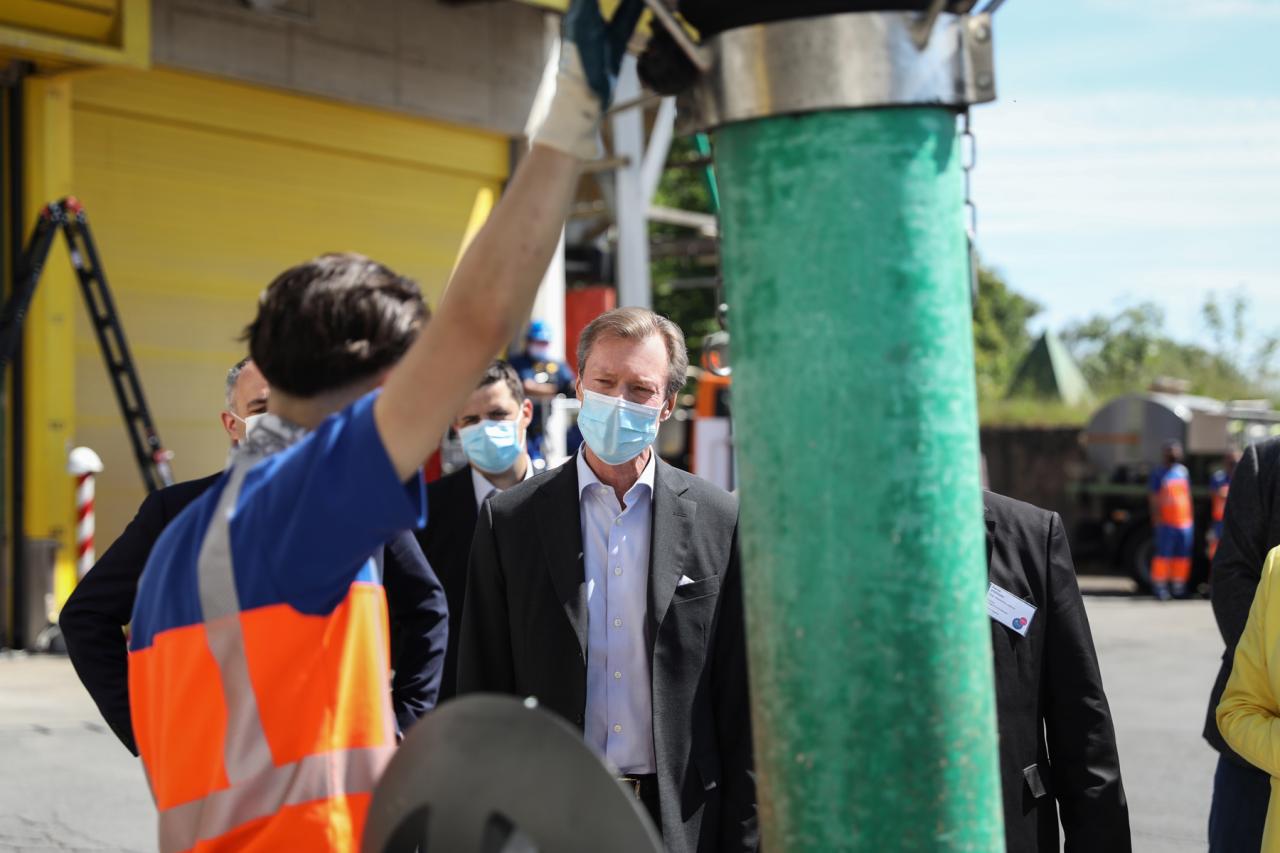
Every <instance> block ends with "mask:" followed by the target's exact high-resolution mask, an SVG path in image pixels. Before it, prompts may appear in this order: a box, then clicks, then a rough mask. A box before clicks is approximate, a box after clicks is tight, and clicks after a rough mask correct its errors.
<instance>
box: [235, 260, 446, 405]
mask: <svg viewBox="0 0 1280 853" xmlns="http://www.w3.org/2000/svg"><path fill="white" fill-rule="evenodd" d="M429 316H430V315H429V312H428V311H427V307H426V304H425V303H424V302H423V301H422V294H421V292H420V291H419V290H418V285H417V283H416V282H414V281H413V280H411V279H407V278H404V277H403V276H400V275H397V274H396V273H394V272H392V271H391V270H389V269H387V268H386V267H384V266H383V265H382V264H380V263H378V262H377V261H373V260H370V259H369V258H366V257H365V256H364V255H357V254H354V253H349V252H348V253H334V254H328V255H321V256H320V257H318V258H313V259H312V260H310V261H307V262H306V263H303V264H298V265H297V266H296V267H291V268H290V269H287V270H285V271H284V272H282V273H280V275H278V276H276V278H275V281H273V282H271V284H269V285H267V289H266V290H264V291H262V296H260V297H259V298H258V316H257V317H255V318H254V320H253V322H252V323H250V324H249V325H248V326H247V327H246V328H245V330H244V336H243V337H244V339H245V340H246V341H248V342H249V357H250V358H252V359H253V361H254V363H255V364H257V365H258V369H259V370H261V371H262V375H263V376H265V377H266V379H267V382H268V383H269V384H270V385H271V387H272V388H276V389H279V390H281V391H284V392H285V393H286V394H292V395H293V396H295V397H314V396H316V395H317V394H323V393H325V392H327V391H333V390H336V389H338V388H343V387H345V386H347V385H350V384H352V383H354V382H359V381H361V380H363V379H367V378H369V377H371V376H374V375H376V374H377V373H379V372H380V371H382V370H385V369H386V368H388V367H390V366H391V365H393V364H395V363H396V362H397V361H399V360H400V357H401V356H402V355H404V353H405V351H406V350H407V349H409V345H410V344H412V343H413V339H414V338H415V337H417V335H418V329H419V327H420V326H421V325H422V323H423V322H424V321H425V320H426V319H427V318H428V317H429Z"/></svg>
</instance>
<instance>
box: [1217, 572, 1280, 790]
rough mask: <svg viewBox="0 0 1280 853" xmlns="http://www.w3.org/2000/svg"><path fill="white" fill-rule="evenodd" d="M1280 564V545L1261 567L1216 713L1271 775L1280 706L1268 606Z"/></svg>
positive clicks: (1248, 756) (1279, 755) (1237, 744)
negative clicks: (1274, 680)
mask: <svg viewBox="0 0 1280 853" xmlns="http://www.w3.org/2000/svg"><path fill="white" fill-rule="evenodd" d="M1278 563H1280V549H1276V550H1274V551H1272V552H1271V554H1270V556H1269V557H1267V562H1266V565H1264V566H1263V568H1262V580H1261V581H1260V582H1259V583H1258V593H1257V595H1256V596H1254V599H1253V605H1252V606H1251V607H1250V609H1249V619H1248V621H1247V622H1246V623H1245V627H1244V633H1243V634H1242V635H1241V636H1240V641H1239V643H1238V644H1237V645H1236V655H1235V660H1234V662H1233V663H1232V666H1231V678H1230V679H1228V681H1227V689H1226V690H1225V691H1224V692H1223V694H1222V701H1221V702H1219V703H1218V713H1217V717H1218V731H1220V732H1222V737H1223V739H1224V740H1226V742H1227V745H1228V746H1230V747H1231V748H1232V749H1234V750H1235V751H1236V752H1237V753H1239V755H1240V757H1241V758H1243V759H1245V760H1246V761H1248V762H1249V763H1250V764H1252V765H1253V766H1255V767H1258V768H1260V769H1262V770H1265V771H1266V772H1267V773H1270V774H1271V775H1272V776H1277V775H1280V705H1278V704H1277V702H1276V696H1275V692H1274V691H1273V690H1272V689H1271V674H1270V671H1269V669H1270V666H1269V665H1270V661H1269V660H1268V654H1269V652H1270V649H1271V648H1272V646H1273V645H1274V643H1275V631H1274V629H1273V624H1274V623H1273V620H1272V618H1271V616H1272V614H1270V613H1268V612H1267V611H1268V609H1269V602H1270V600H1271V592H1272V591H1271V585H1272V583H1274V582H1275V580H1276V577H1275V573H1276V571H1277V564H1278ZM1269 623H1272V624H1269Z"/></svg>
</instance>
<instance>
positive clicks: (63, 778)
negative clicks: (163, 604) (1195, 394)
mask: <svg viewBox="0 0 1280 853" xmlns="http://www.w3.org/2000/svg"><path fill="white" fill-rule="evenodd" d="M1083 586H1084V588H1085V590H1086V592H1088V593H1090V594H1089V595H1088V597H1087V598H1086V606H1087V607H1088V610H1089V617H1090V620H1091V621H1092V624H1093V632H1094V639H1095V640H1096V642H1097V645H1098V649H1099V654H1100V656H1101V658H1102V674H1103V679H1104V680H1105V682H1106V686H1107V693H1108V695H1109V697H1110V699H1111V708H1112V711H1113V713H1114V715H1115V719H1116V729H1117V734H1118V737H1119V741H1120V762H1121V767H1122V770H1123V772H1124V781H1125V789H1126V790H1127V792H1128V795H1129V808H1130V814H1131V818H1132V823H1133V833H1134V849H1135V850H1139V851H1143V853H1158V851H1187V850H1204V849H1205V847H1206V844H1205V826H1206V823H1207V821H1208V815H1209V794H1210V790H1211V786H1212V779H1213V768H1214V761H1215V753H1214V752H1213V751H1212V750H1210V749H1209V747H1208V746H1207V745H1206V744H1205V743H1204V741H1203V740H1201V739H1200V728H1201V725H1202V724H1203V722H1204V711H1205V703H1206V701H1207V698H1208V691H1209V687H1210V685H1211V684H1212V683H1213V677H1214V674H1215V673H1216V671H1217V665H1218V660H1219V658H1220V655H1221V653H1222V644H1221V640H1220V639H1219V637H1218V632H1217V628H1216V627H1215V625H1214V622H1213V615H1212V613H1211V612H1210V610H1209V603H1208V602H1207V601H1187V602H1170V603H1166V604H1161V603H1158V602H1155V601H1153V600H1150V599H1145V598H1141V599H1140V598H1133V597H1131V596H1129V595H1127V592H1128V590H1129V586H1128V584H1126V583H1125V582H1124V581H1117V580H1112V579H1090V578H1086V579H1085V580H1084V583H1083ZM153 833H154V814H153V812H152V808H151V800H150V796H149V795H148V794H147V788H146V782H145V780H144V779H143V775H142V769H141V767H140V766H139V764H138V762H137V760H136V759H134V758H133V757H132V756H131V755H129V753H128V752H126V751H125V749H124V748H123V747H122V746H120V744H119V742H118V741H117V740H116V739H115V736H114V735H112V734H111V732H110V731H109V730H108V729H107V728H106V726H105V725H104V724H103V723H102V721H101V719H100V718H99V716H98V712H97V709H96V708H95V707H94V705H93V703H92V702H91V701H90V699H89V697H88V695H87V694H86V693H85V692H84V690H83V689H82V688H81V686H80V682H79V681H77V680H76V677H75V673H74V672H72V670H71V665H70V664H69V663H68V662H67V660H66V658H62V657H28V656H25V655H0V851H11V850H12V851H55V850H56V851H146V850H154V849H155V841H154V834H153Z"/></svg>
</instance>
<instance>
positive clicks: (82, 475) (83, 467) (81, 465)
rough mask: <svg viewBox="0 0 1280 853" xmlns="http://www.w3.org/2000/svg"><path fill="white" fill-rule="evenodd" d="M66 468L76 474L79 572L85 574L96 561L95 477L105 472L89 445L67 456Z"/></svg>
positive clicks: (72, 474)
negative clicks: (94, 537)
mask: <svg viewBox="0 0 1280 853" xmlns="http://www.w3.org/2000/svg"><path fill="white" fill-rule="evenodd" d="M67 472H68V473H70V474H71V476H73V477H75V478H76V575H77V577H81V578H83V577H84V576H85V573H86V572H88V571H89V569H91V568H93V564H94V562H96V561H97V554H96V553H95V551H94V547H93V533H94V526H95V523H94V509H93V493H94V482H93V479H94V475H95V474H99V473H101V472H102V459H100V458H99V457H98V454H96V453H94V452H93V451H92V450H90V449H89V448H87V447H77V448H75V449H74V450H72V451H71V454H70V456H69V458H68V460H67Z"/></svg>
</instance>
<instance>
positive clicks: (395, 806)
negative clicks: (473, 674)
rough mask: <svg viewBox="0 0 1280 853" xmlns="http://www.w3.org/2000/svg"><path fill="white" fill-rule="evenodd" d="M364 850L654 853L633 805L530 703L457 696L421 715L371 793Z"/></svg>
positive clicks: (650, 832)
mask: <svg viewBox="0 0 1280 853" xmlns="http://www.w3.org/2000/svg"><path fill="white" fill-rule="evenodd" d="M361 849H362V850H363V851H364V852H365V853H413V851H417V850H420V851H423V853H517V851H519V853H535V851H537V853H598V851H600V850H609V851H612V853H659V851H661V849H662V844H661V841H660V839H659V836H658V833H657V831H656V830H655V829H654V827H653V824H652V822H651V821H650V820H649V817H648V815H647V814H645V812H644V809H643V807H642V806H641V805H640V803H639V802H638V801H637V800H636V798H635V797H634V796H633V795H632V794H631V793H630V792H628V791H627V790H626V789H625V788H623V787H622V785H620V784H619V783H618V782H617V781H616V780H615V779H614V778H613V776H612V775H611V774H610V773H609V771H608V770H607V769H606V767H605V766H604V764H603V763H602V762H601V761H600V759H599V757H597V756H596V755H595V754H594V753H593V752H592V751H591V750H590V749H589V748H588V747H587V745H586V744H585V743H583V741H582V734H581V733H580V732H579V731H578V730H576V729H574V728H572V727H571V726H569V725H568V724H567V723H565V722H564V721H562V720H560V719H559V718H558V717H555V716H553V715H552V714H549V713H547V712H546V711H543V710H541V709H539V708H538V707H537V706H536V703H534V702H533V701H532V700H528V701H527V702H520V701H519V700H517V699H513V698H510V697H506V696H486V695H477V696H467V697H463V698H460V699H456V700H454V701H452V702H448V703H446V704H445V705H443V706H441V707H440V708H439V709H437V710H436V711H434V712H432V713H430V714H428V715H427V716H425V717H423V718H422V719H421V720H419V721H418V723H417V724H416V725H415V726H414V727H413V729H412V730H411V731H410V733H409V736H408V737H407V738H406V739H405V741H404V743H402V744H401V745H400V748H399V749H398V750H397V751H396V755H395V757H394V758H393V759H392V760H391V763H390V764H389V765H388V766H387V770H386V773H385V774H383V777H382V780H381V781H380V782H379V783H378V787H377V789H375V791H374V793H373V802H372V803H371V804H370V806H369V815H368V820H367V822H366V824H365V831H364V840H363V844H362V847H361Z"/></svg>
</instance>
